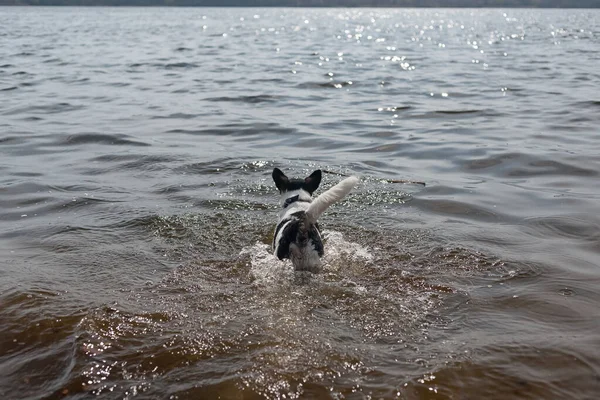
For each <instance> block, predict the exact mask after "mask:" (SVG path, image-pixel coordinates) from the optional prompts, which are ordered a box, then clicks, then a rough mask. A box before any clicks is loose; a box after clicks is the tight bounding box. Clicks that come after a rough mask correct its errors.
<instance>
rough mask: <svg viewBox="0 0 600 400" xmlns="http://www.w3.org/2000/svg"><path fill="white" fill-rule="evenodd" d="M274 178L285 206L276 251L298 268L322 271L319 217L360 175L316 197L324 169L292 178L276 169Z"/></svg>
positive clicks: (282, 203) (276, 235) (355, 182)
mask: <svg viewBox="0 0 600 400" xmlns="http://www.w3.org/2000/svg"><path fill="white" fill-rule="evenodd" d="M273 180H274V181H275V185H276V186H277V189H279V193H281V207H282V209H281V212H280V213H279V223H278V224H277V227H276V228H275V234H274V236H273V253H274V254H275V256H276V257H277V258H279V259H280V260H283V259H285V258H289V259H290V260H291V261H292V264H293V265H294V269H295V270H296V271H311V272H319V270H320V266H321V257H322V256H323V241H322V240H321V233H320V232H319V226H318V225H317V218H319V216H320V215H321V214H323V212H324V211H325V210H326V209H327V208H328V207H329V206H330V205H332V204H333V203H336V202H338V201H340V200H341V199H342V198H344V196H346V195H347V194H348V193H350V191H351V190H352V188H353V187H354V186H355V185H356V184H357V183H358V178H356V177H354V176H351V177H349V178H346V179H344V180H343V181H341V182H340V183H338V184H337V185H335V186H334V187H332V188H331V189H329V190H327V191H326V192H324V193H323V194H321V195H320V196H318V197H317V198H316V199H313V198H312V194H313V193H314V191H315V190H317V188H318V187H319V184H320V183H321V170H317V171H315V172H313V173H312V174H310V176H308V177H307V178H304V179H289V178H288V177H287V176H285V174H284V173H283V172H281V170H280V169H278V168H275V169H273Z"/></svg>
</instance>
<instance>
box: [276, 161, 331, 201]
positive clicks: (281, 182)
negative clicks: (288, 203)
mask: <svg viewBox="0 0 600 400" xmlns="http://www.w3.org/2000/svg"><path fill="white" fill-rule="evenodd" d="M272 176H273V180H274V181H275V186H277V189H279V193H281V194H285V193H287V192H296V191H298V192H299V191H305V192H307V193H308V194H309V195H310V196H312V194H313V192H314V191H315V190H317V188H318V187H319V184H320V183H321V170H320V169H318V170H316V171H315V172H313V173H312V174H310V175H309V176H307V177H306V178H304V179H289V178H288V177H287V176H285V174H284V173H283V172H281V170H280V169H279V168H275V169H273V174H272Z"/></svg>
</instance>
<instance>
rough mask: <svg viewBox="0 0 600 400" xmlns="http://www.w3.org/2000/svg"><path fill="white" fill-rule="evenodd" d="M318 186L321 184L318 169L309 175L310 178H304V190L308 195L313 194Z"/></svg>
mask: <svg viewBox="0 0 600 400" xmlns="http://www.w3.org/2000/svg"><path fill="white" fill-rule="evenodd" d="M320 184H321V170H320V169H318V170H316V171H315V172H313V173H312V174H310V176H309V177H308V178H304V190H306V191H307V192H308V193H310V194H313V192H314V191H315V190H317V188H318V187H319V185H320Z"/></svg>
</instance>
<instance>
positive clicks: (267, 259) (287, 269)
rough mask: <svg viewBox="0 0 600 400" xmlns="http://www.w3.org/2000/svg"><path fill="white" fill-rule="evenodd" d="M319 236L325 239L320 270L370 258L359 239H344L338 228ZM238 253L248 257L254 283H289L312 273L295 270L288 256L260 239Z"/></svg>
mask: <svg viewBox="0 0 600 400" xmlns="http://www.w3.org/2000/svg"><path fill="white" fill-rule="evenodd" d="M323 238H324V239H325V256H324V257H323V272H324V273H337V272H339V271H341V270H342V269H344V270H348V268H352V269H353V270H356V269H359V268H361V267H364V265H365V263H370V262H372V261H373V255H372V254H371V253H370V252H369V249H367V248H366V247H364V246H362V245H360V244H359V243H355V242H349V241H347V240H346V239H344V236H343V234H342V233H341V232H338V231H323ZM239 257H240V258H242V259H249V265H248V266H249V267H250V276H251V278H252V279H253V280H254V284H255V285H258V286H265V287H270V286H271V287H272V286H274V285H282V284H289V283H291V282H292V281H293V280H294V279H298V278H306V279H309V278H310V277H311V276H312V275H313V274H312V273H310V272H308V273H304V272H300V271H296V272H295V271H294V267H293V266H292V263H291V262H290V261H289V260H284V261H281V260H279V259H278V258H277V257H275V256H274V255H273V254H272V253H271V246H269V245H267V244H264V243H255V244H254V245H252V246H247V247H244V248H243V249H242V251H241V252H240V254H239Z"/></svg>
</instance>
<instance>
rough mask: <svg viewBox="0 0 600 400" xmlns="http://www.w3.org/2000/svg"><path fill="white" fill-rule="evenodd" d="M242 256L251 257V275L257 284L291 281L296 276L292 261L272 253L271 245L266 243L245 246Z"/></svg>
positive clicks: (275, 283)
mask: <svg viewBox="0 0 600 400" xmlns="http://www.w3.org/2000/svg"><path fill="white" fill-rule="evenodd" d="M240 256H241V257H249V258H250V275H251V276H252V278H254V283H255V284H257V285H265V286H272V285H277V284H281V283H284V282H290V281H291V279H292V278H293V277H294V267H293V266H292V263H291V262H290V261H289V260H285V261H280V260H279V259H278V258H277V257H275V256H274V255H273V253H271V246H269V245H266V244H264V243H256V244H254V245H253V246H250V247H245V248H243V249H242V251H241V252H240Z"/></svg>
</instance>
